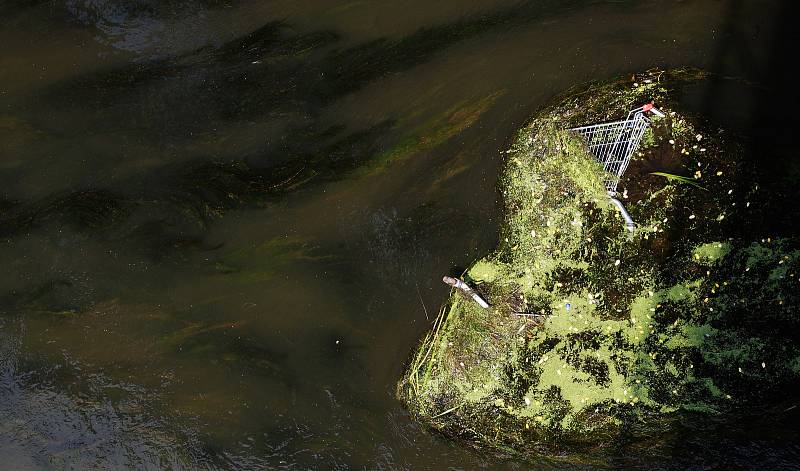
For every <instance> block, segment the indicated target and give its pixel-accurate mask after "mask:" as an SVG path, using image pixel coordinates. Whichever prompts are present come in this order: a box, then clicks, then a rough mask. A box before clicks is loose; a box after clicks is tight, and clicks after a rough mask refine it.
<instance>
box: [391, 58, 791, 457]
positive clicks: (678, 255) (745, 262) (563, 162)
mask: <svg viewBox="0 0 800 471" xmlns="http://www.w3.org/2000/svg"><path fill="white" fill-rule="evenodd" d="M702 78H703V74H702V73H700V72H696V71H673V72H662V71H653V72H650V73H647V74H643V75H642V76H640V77H637V79H638V81H639V83H636V84H635V85H632V84H631V82H629V81H627V80H621V81H616V82H611V83H607V84H599V85H598V84H593V85H590V86H588V87H584V88H582V89H578V90H575V91H573V92H572V93H571V94H570V95H569V96H567V97H566V98H563V99H562V100H561V101H559V102H558V103H557V104H555V105H552V106H550V107H549V108H546V109H544V110H543V111H542V112H540V114H539V115H537V116H536V117H535V118H534V119H533V120H532V121H531V123H530V124H529V125H528V126H526V127H525V128H524V129H522V130H521V131H520V132H519V134H518V136H517V138H516V140H515V142H514V144H513V145H512V147H511V148H510V149H509V150H508V151H507V157H506V161H505V165H504V168H503V172H502V175H501V179H500V184H499V187H500V188H499V189H500V192H501V195H502V197H503V202H504V207H503V210H504V222H503V224H502V227H501V228H500V243H499V245H498V247H497V249H496V251H495V252H494V253H492V254H489V255H488V256H486V257H484V258H483V259H481V260H479V261H477V262H475V264H474V265H473V266H472V267H471V268H470V269H468V270H467V271H466V272H465V274H464V278H465V279H466V280H467V281H468V282H469V283H471V284H472V285H473V286H474V287H475V288H476V289H477V290H478V291H480V292H481V293H482V295H484V296H485V297H486V298H487V299H488V300H489V301H490V303H491V304H492V308H491V309H488V310H484V309H481V308H480V307H479V306H478V305H477V304H475V303H474V302H471V301H470V300H469V299H466V298H464V297H462V296H461V295H460V294H459V293H456V292H454V293H453V294H452V295H451V298H450V300H449V302H448V303H447V304H446V306H445V307H444V308H443V309H442V311H441V313H440V315H439V317H438V318H437V319H436V322H435V324H434V328H433V330H432V331H431V332H430V333H429V334H428V335H427V337H426V338H425V339H424V340H423V341H422V343H421V344H420V346H419V348H418V350H417V351H416V353H415V355H414V356H413V358H412V360H411V362H410V365H409V367H408V370H407V372H406V374H405V376H404V377H403V379H402V380H401V381H400V383H399V384H398V396H399V397H400V399H401V400H402V401H403V402H404V403H405V404H406V405H407V407H408V408H409V410H410V412H411V414H412V416H414V417H415V418H416V419H418V420H420V421H422V422H423V423H425V424H426V425H428V426H430V427H432V428H433V429H436V430H439V431H441V432H443V433H445V434H447V435H449V436H452V437H457V438H461V439H464V440H466V441H467V442H469V443H472V444H475V445H478V446H481V445H489V446H491V447H493V448H494V449H497V450H502V451H504V452H507V453H511V454H516V455H528V456H531V455H537V454H540V455H541V454H546V455H552V454H553V453H557V452H559V450H564V449H570V450H576V449H596V448H598V447H601V446H604V445H608V444H610V443H614V442H615V441H617V440H618V439H620V437H621V436H623V435H625V437H626V438H625V439H626V440H636V439H641V440H644V439H645V438H644V437H646V436H648V435H649V436H652V435H653V433H652V432H653V431H654V430H656V431H666V430H667V429H668V428H669V427H671V424H673V423H674V422H675V421H677V420H680V419H681V418H683V417H687V414H699V416H700V417H702V416H704V415H705V416H707V415H709V414H711V415H715V416H719V417H724V414H726V413H729V412H735V411H736V410H738V409H741V408H743V407H750V408H752V407H762V406H764V405H765V404H770V403H775V402H777V401H779V400H780V391H781V390H782V389H783V388H786V387H789V386H790V385H792V384H796V383H797V381H798V371H797V367H796V365H797V364H799V363H798V358H800V349H798V347H797V344H796V342H795V341H794V338H793V337H792V335H794V334H792V333H791V332H794V331H796V330H797V327H798V321H797V317H796V315H795V309H796V306H797V304H798V301H800V300H798V296H797V294H795V293H796V289H795V287H796V285H797V283H798V268H800V250H798V249H797V245H798V244H797V242H796V240H795V239H794V238H792V237H791V235H782V236H780V237H768V238H762V237H760V236H759V237H757V236H756V233H755V232H753V233H751V234H750V237H748V234H747V232H746V231H743V230H741V227H742V225H743V224H745V223H746V221H747V220H748V218H749V217H751V216H752V214H751V213H750V212H749V210H748V208H749V204H747V202H746V201H745V199H746V198H747V197H748V196H747V195H750V194H752V193H753V192H755V191H758V188H757V184H756V183H754V182H752V181H750V182H748V181H747V180H746V179H745V178H744V177H745V175H746V172H747V168H746V166H744V165H743V164H742V162H744V156H745V151H744V150H743V148H742V147H741V146H740V145H739V144H737V143H736V142H734V141H732V140H730V139H729V138H728V136H727V134H726V133H724V132H723V131H722V130H720V129H718V128H714V127H712V126H711V125H709V124H706V123H704V122H703V121H701V120H699V119H697V118H694V117H692V116H690V115H688V114H685V113H684V112H682V111H681V110H680V107H679V105H678V104H677V102H676V100H675V99H674V97H675V96H676V95H677V94H678V92H679V90H680V88H681V87H682V86H685V85H686V84H687V83H691V82H693V81H696V80H701V79H702ZM652 100H654V101H656V102H657V103H658V104H659V105H660V106H661V108H662V110H663V111H665V112H666V117H665V118H663V119H659V120H656V121H654V122H653V123H652V126H651V128H650V129H649V130H648V131H647V135H646V136H645V139H643V144H642V146H641V148H640V151H639V152H638V153H637V155H636V158H635V159H634V161H633V163H632V164H631V167H630V168H629V170H628V172H627V173H626V175H625V177H624V178H623V180H622V181H621V183H620V185H619V189H620V191H621V192H622V195H623V197H625V199H624V201H625V204H626V206H627V208H628V210H629V212H630V213H631V215H632V216H633V218H634V220H635V221H636V222H637V224H638V227H637V230H636V231H635V232H634V234H633V235H632V236H631V235H629V234H628V233H627V232H626V231H625V226H624V224H623V221H622V219H621V217H620V215H619V213H618V212H617V210H616V208H615V207H614V206H613V205H611V204H610V202H609V199H608V196H607V194H606V190H605V188H604V186H603V183H602V182H603V177H604V175H603V171H602V168H601V167H600V166H599V164H597V163H596V162H595V160H594V158H593V157H592V156H591V155H590V154H589V153H588V151H587V149H586V146H585V144H584V143H583V141H582V140H581V138H580V137H578V136H577V135H575V134H574V133H572V132H570V131H567V129H569V128H570V127H573V126H576V125H580V124H585V123H591V122H597V121H601V120H602V119H604V118H606V117H617V116H620V115H623V116H624V113H625V112H626V110H628V109H632V108H635V107H636V106H638V105H641V104H642V103H646V102H649V101H652ZM661 169H663V170H664V171H665V173H667V172H668V173H670V174H678V175H683V176H684V179H683V180H682V179H665V178H661V177H659V176H658V175H653V173H654V172H653V170H656V171H658V170H661ZM685 179H691V180H692V181H694V182H697V183H698V184H697V185H687V184H685ZM743 182H744V183H743ZM743 185H750V186H751V187H750V188H745V189H746V190H747V191H746V192H744V191H738V192H734V191H733V190H732V188H737V189H739V190H741V189H742V186H743ZM521 314H524V315H521ZM637 431H638V432H637ZM637 433H638V434H639V435H640V436H638V437H637Z"/></svg>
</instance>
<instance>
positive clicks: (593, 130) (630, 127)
mask: <svg viewBox="0 0 800 471" xmlns="http://www.w3.org/2000/svg"><path fill="white" fill-rule="evenodd" d="M647 112H650V113H653V114H654V115H656V116H659V117H661V118H663V117H664V113H662V112H661V111H659V110H658V109H657V108H655V107H654V106H653V104H652V103H648V104H646V105H644V106H640V107H639V108H635V109H633V110H631V111H629V112H628V116H627V117H626V118H625V119H624V120H622V121H612V122H610V123H600V124H591V125H588V126H580V127H577V128H572V129H570V131H574V132H576V133H578V134H580V135H581V136H583V137H584V138H585V139H586V144H587V146H588V147H589V152H591V154H592V155H593V156H594V157H595V159H597V161H598V162H600V163H601V164H602V165H603V170H604V171H605V172H606V179H605V181H604V183H605V186H606V190H608V195H609V196H610V197H611V202H612V203H614V205H615V206H616V207H617V208H618V209H619V210H620V212H621V213H622V217H623V218H624V219H625V226H626V227H627V229H628V230H629V231H631V232H633V231H634V228H635V227H636V225H635V224H634V222H633V219H631V216H630V214H628V211H626V210H625V206H623V204H622V202H621V201H619V200H618V199H616V198H614V196H615V195H616V194H617V185H618V184H619V180H620V178H622V174H623V173H625V170H626V169H627V168H628V164H629V163H630V162H631V156H633V153H634V152H636V149H637V148H638V147H639V142H640V141H641V140H642V136H643V135H644V132H645V131H646V130H647V127H648V126H649V125H650V119H649V118H648V117H647V116H646V115H645V113H647Z"/></svg>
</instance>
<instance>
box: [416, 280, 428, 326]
mask: <svg viewBox="0 0 800 471" xmlns="http://www.w3.org/2000/svg"><path fill="white" fill-rule="evenodd" d="M414 285H415V286H416V287H417V296H419V302H420V303H422V309H423V310H424V311H425V320H427V321H429V320H430V318H429V317H428V308H426V307H425V301H423V300H422V294H420V292H419V283H414Z"/></svg>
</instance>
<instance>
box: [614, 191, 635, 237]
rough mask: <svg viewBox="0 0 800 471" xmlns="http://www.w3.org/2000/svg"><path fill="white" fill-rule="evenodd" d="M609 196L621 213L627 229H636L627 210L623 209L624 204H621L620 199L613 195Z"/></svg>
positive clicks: (631, 230)
mask: <svg viewBox="0 0 800 471" xmlns="http://www.w3.org/2000/svg"><path fill="white" fill-rule="evenodd" d="M610 198H611V202H612V203H614V206H616V207H617V209H619V212H620V213H622V218H623V219H625V228H626V229H628V231H630V232H633V231H634V229H636V223H635V222H633V218H631V215H630V214H628V211H627V210H626V209H625V206H623V205H622V201H620V200H618V199H616V198H614V197H610Z"/></svg>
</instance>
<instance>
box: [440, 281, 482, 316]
mask: <svg viewBox="0 0 800 471" xmlns="http://www.w3.org/2000/svg"><path fill="white" fill-rule="evenodd" d="M442 281H444V282H445V283H447V284H448V285H450V286H452V287H453V288H456V289H460V290H461V291H463V292H464V293H465V294H468V295H469V296H470V297H471V298H472V299H474V300H475V302H476V303H478V305H479V306H480V307H482V308H484V309H489V303H487V302H486V300H485V299H483V298H482V297H481V295H480V294H478V293H476V292H475V291H473V290H472V288H470V287H469V285H468V284H466V283H464V282H463V281H461V280H459V279H458V278H451V277H449V276H445V277H443V278H442Z"/></svg>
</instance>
